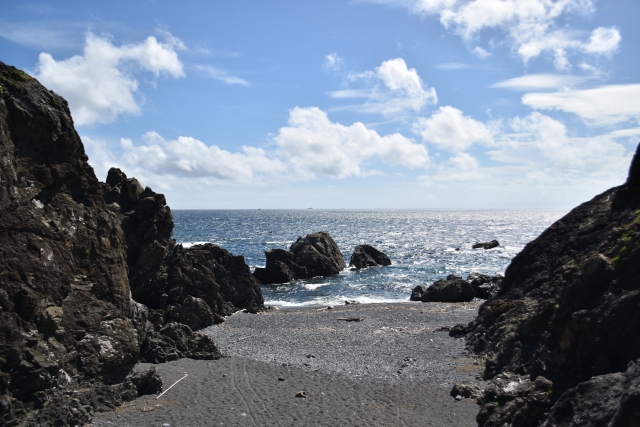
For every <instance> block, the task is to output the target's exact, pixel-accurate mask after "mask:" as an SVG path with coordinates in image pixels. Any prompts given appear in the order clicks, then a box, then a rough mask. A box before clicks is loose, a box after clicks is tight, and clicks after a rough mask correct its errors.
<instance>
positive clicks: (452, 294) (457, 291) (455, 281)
mask: <svg viewBox="0 0 640 427" xmlns="http://www.w3.org/2000/svg"><path fill="white" fill-rule="evenodd" d="M415 291H416V290H415V289H414V292H415ZM474 296H475V294H474V292H473V288H472V287H471V284H470V283H469V282H468V281H466V280H464V279H463V278H462V277H460V276H456V275H455V274H450V275H448V276H447V278H446V279H442V280H438V281H437V282H434V283H433V284H432V285H431V286H429V287H428V288H427V289H426V291H425V292H424V293H423V294H422V297H421V301H424V302H468V301H471V300H472V299H473V297H474Z"/></svg>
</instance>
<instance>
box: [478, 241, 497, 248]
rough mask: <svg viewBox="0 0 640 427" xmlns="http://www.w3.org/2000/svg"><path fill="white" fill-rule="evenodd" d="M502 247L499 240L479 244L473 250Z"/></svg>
mask: <svg viewBox="0 0 640 427" xmlns="http://www.w3.org/2000/svg"><path fill="white" fill-rule="evenodd" d="M498 246H500V243H499V242H498V241H497V240H492V241H490V242H479V243H476V244H474V245H473V246H472V248H473V249H493V248H497V247H498Z"/></svg>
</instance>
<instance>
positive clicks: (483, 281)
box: [467, 273, 503, 299]
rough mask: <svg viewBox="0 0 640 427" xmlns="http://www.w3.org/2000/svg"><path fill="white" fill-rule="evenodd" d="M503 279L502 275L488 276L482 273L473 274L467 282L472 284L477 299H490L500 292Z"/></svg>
mask: <svg viewBox="0 0 640 427" xmlns="http://www.w3.org/2000/svg"><path fill="white" fill-rule="evenodd" d="M502 279H503V277H502V276H501V275H496V276H488V275H486V274H481V273H471V274H470V275H469V277H467V281H468V282H469V283H471V287H472V288H473V292H475V294H476V298H480V299H489V298H491V297H492V296H493V295H496V294H497V293H498V291H499V290H500V284H501V283H502Z"/></svg>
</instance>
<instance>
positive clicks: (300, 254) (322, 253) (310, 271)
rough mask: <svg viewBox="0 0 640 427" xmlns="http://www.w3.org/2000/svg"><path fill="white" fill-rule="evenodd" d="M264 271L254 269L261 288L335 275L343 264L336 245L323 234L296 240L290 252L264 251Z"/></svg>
mask: <svg viewBox="0 0 640 427" xmlns="http://www.w3.org/2000/svg"><path fill="white" fill-rule="evenodd" d="M265 255H266V258H267V264H266V266H265V268H260V267H258V268H256V270H255V272H254V273H253V275H254V276H255V278H256V279H258V281H259V282H260V283H263V284H280V283H287V282H291V281H293V280H297V279H310V278H312V277H318V276H333V275H335V274H338V273H339V272H340V271H342V270H343V269H344V268H346V264H345V262H344V257H343V256H342V253H341V252H340V249H339V248H338V245H336V242H335V241H334V240H333V238H332V237H331V236H330V235H329V233H327V232H326V231H320V232H318V233H313V234H308V235H307V236H305V237H299V238H298V240H296V241H295V242H294V243H293V244H292V245H291V248H290V249H289V251H285V250H283V249H272V250H270V251H265Z"/></svg>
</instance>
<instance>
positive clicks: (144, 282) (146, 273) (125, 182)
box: [103, 168, 264, 329]
mask: <svg viewBox="0 0 640 427" xmlns="http://www.w3.org/2000/svg"><path fill="white" fill-rule="evenodd" d="M103 188H104V193H105V200H107V201H108V202H109V203H111V206H113V207H114V209H117V210H118V212H119V214H120V215H119V216H120V218H121V221H122V229H123V230H124V233H125V237H126V239H127V248H128V250H127V260H128V265H129V283H130V286H131V292H132V295H133V299H134V300H136V301H138V302H140V303H143V304H145V305H146V306H147V307H149V308H150V309H152V310H154V311H153V313H152V315H153V318H154V321H153V323H154V324H155V325H156V326H159V325H162V324H164V323H165V322H179V323H184V324H185V325H187V326H189V327H190V328H191V329H200V328H203V327H206V326H210V325H212V324H213V323H218V322H219V321H222V316H228V315H230V314H232V313H233V312H235V311H238V310H241V309H246V310H248V311H251V312H255V311H257V310H258V309H260V308H261V307H262V306H263V304H264V301H263V299H262V291H261V290H260V284H259V283H258V282H257V281H256V279H255V278H254V277H253V276H252V275H251V270H250V269H249V267H248V266H247V265H246V263H245V262H244V257H242V256H233V255H231V254H230V253H229V252H227V251H226V250H224V249H221V248H219V247H218V246H215V245H211V244H205V245H196V246H193V247H190V248H188V249H185V248H183V247H182V245H176V244H175V241H174V240H173V239H171V232H172V230H173V221H172V218H171V210H170V209H169V207H168V206H166V200H165V198H164V196H163V195H162V194H156V193H155V192H154V191H153V190H151V189H150V188H149V187H147V188H145V189H142V186H141V185H140V183H138V181H137V180H136V179H135V178H127V176H126V175H125V174H124V173H123V172H122V171H121V170H119V169H116V168H112V169H111V170H109V174H108V176H107V182H106V184H103Z"/></svg>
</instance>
